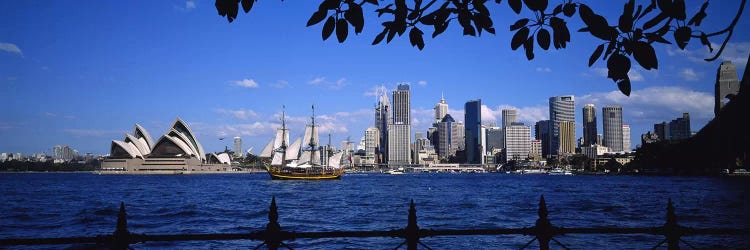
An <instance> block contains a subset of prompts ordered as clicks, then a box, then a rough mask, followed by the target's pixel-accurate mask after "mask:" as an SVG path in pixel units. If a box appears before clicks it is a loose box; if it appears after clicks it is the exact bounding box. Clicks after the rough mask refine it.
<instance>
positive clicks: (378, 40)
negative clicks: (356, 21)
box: [372, 29, 388, 45]
mask: <svg viewBox="0 0 750 250" xmlns="http://www.w3.org/2000/svg"><path fill="white" fill-rule="evenodd" d="M385 33H388V30H387V29H384V30H383V32H380V34H378V35H377V36H375V40H373V41H372V45H375V44H378V43H380V42H381V41H383V38H385Z"/></svg>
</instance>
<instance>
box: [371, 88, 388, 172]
mask: <svg viewBox="0 0 750 250" xmlns="http://www.w3.org/2000/svg"><path fill="white" fill-rule="evenodd" d="M390 112H391V101H390V99H389V98H388V93H385V92H384V93H380V96H379V97H378V104H377V106H375V128H377V129H378V131H379V132H380V136H378V138H379V140H380V142H379V143H378V150H377V151H378V152H377V153H376V154H378V157H377V158H379V161H378V162H379V163H387V162H388V125H389V124H390V123H391V116H390Z"/></svg>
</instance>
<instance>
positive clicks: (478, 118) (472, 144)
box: [464, 99, 484, 164]
mask: <svg viewBox="0 0 750 250" xmlns="http://www.w3.org/2000/svg"><path fill="white" fill-rule="evenodd" d="M464 126H465V129H466V132H465V133H464V138H465V143H464V144H465V147H466V163H468V164H481V163H482V155H484V153H482V152H484V149H483V148H482V141H481V140H482V137H481V132H482V100H481V99H478V100H471V101H468V102H466V104H465V105H464Z"/></svg>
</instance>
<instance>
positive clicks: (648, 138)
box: [641, 131, 659, 145]
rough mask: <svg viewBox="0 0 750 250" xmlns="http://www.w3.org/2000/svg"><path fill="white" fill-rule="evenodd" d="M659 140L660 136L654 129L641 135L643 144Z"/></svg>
mask: <svg viewBox="0 0 750 250" xmlns="http://www.w3.org/2000/svg"><path fill="white" fill-rule="evenodd" d="M658 141H659V136H658V135H656V133H654V132H653V131H648V132H646V133H645V134H642V135H641V145H646V144H650V143H655V142H658Z"/></svg>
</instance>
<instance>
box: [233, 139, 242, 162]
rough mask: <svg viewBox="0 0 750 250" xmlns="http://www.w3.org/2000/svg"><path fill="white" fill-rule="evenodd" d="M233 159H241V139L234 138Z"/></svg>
mask: <svg viewBox="0 0 750 250" xmlns="http://www.w3.org/2000/svg"><path fill="white" fill-rule="evenodd" d="M234 158H242V138H240V137H239V136H236V137H234Z"/></svg>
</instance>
